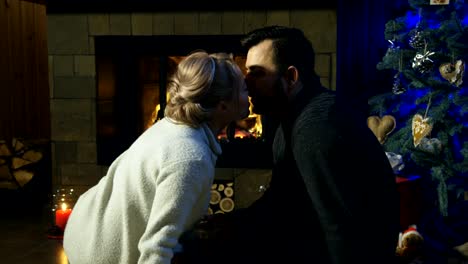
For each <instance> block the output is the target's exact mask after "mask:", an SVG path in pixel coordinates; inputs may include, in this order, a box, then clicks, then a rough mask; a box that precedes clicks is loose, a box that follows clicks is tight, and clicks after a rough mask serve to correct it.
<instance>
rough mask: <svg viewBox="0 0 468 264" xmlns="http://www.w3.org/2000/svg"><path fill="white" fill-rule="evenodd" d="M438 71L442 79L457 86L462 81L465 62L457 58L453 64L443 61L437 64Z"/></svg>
mask: <svg viewBox="0 0 468 264" xmlns="http://www.w3.org/2000/svg"><path fill="white" fill-rule="evenodd" d="M439 72H440V75H442V77H443V78H444V79H446V80H447V81H449V82H450V83H451V84H454V85H455V86H457V87H459V86H460V85H461V84H462V83H463V74H464V73H465V63H464V62H463V61H462V60H457V62H456V63H455V65H453V64H452V63H443V64H441V65H440V66H439Z"/></svg>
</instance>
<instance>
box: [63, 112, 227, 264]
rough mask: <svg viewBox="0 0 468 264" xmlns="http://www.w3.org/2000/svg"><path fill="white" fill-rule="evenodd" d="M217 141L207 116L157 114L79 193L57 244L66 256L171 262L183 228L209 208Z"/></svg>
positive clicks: (93, 263) (76, 261)
mask: <svg viewBox="0 0 468 264" xmlns="http://www.w3.org/2000/svg"><path fill="white" fill-rule="evenodd" d="M220 154H221V147H220V145H219V143H218V142H217V140H216V137H215V136H214V135H213V133H212V131H211V130H210V129H209V128H208V126H207V125H206V124H204V125H202V126H201V127H200V128H198V129H195V128H190V127H188V126H185V125H180V124H175V123H173V122H171V121H170V120H169V119H167V118H163V119H162V120H160V121H158V122H157V123H156V124H154V125H153V126H152V127H151V128H149V129H148V130H146V131H145V132H144V133H143V134H142V135H141V136H140V137H139V138H138V139H137V140H136V141H135V142H134V143H133V144H132V145H131V146H130V148H129V149H127V150H126V151H125V152H124V153H122V154H121V155H120V156H119V157H118V158H117V159H116V160H115V161H114V162H113V163H112V164H111V166H110V167H109V170H108V173H107V175H106V176H104V177H103V178H102V179H101V180H100V181H99V183H98V184H97V185H96V186H94V187H92V188H91V189H89V190H88V191H87V192H85V193H84V194H83V195H81V196H80V198H79V199H78V201H77V203H76V204H75V207H74V208H73V211H72V214H71V216H70V218H69V220H68V223H67V227H66V230H65V234H64V240H63V246H64V249H65V253H66V255H67V257H68V259H69V261H70V263H71V264H81V263H87V264H100V263H111V264H116V263H125V264H131V263H152V264H170V262H171V258H172V256H173V250H174V248H175V247H176V246H177V245H178V238H179V237H180V235H181V234H182V232H184V231H186V230H188V229H189V228H190V227H192V226H193V224H194V223H195V222H196V221H197V220H198V219H200V218H201V217H202V216H203V215H204V214H205V213H206V212H207V209H208V204H209V199H210V188H211V184H212V182H213V178H214V168H215V164H216V159H217V156H218V155H220Z"/></svg>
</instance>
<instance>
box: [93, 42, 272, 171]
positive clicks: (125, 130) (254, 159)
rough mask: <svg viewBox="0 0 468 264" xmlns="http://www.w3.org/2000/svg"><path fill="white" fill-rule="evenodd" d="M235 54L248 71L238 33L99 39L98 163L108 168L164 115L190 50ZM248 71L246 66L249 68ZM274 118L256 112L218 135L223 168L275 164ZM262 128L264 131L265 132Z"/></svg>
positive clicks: (219, 160) (220, 165)
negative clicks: (178, 71)
mask: <svg viewBox="0 0 468 264" xmlns="http://www.w3.org/2000/svg"><path fill="white" fill-rule="evenodd" d="M197 49H202V50H205V51H207V52H209V53H212V52H221V51H223V52H228V53H232V54H233V56H234V59H235V61H236V62H237V63H238V65H239V66H241V68H242V69H244V67H243V65H244V63H245V53H243V52H242V50H241V47H240V36H239V35H223V36H181V35H179V36H139V37H135V36H103V37H96V39H95V51H96V70H97V72H96V79H97V97H96V145H97V162H98V164H99V165H105V166H108V165H110V163H111V162H112V161H113V160H114V159H115V158H117V156H118V155H119V154H120V153H122V152H123V151H124V150H126V149H127V148H128V147H129V146H130V145H131V144H132V143H133V142H134V141H135V139H136V138H137V137H138V136H139V135H140V134H141V133H143V131H145V130H146V129H147V128H148V127H149V126H151V125H152V124H153V123H154V122H157V120H158V119H160V118H162V117H163V116H164V114H163V113H164V108H165V104H166V97H167V91H166V86H167V80H168V78H169V77H170V76H171V75H172V74H173V72H174V70H175V69H176V67H177V64H178V63H179V62H180V60H181V59H182V58H183V57H184V56H186V55H187V54H188V53H190V52H191V51H194V50H197ZM244 70H245V69H244ZM274 128H275V127H274V122H273V121H271V120H268V119H267V118H265V117H262V116H258V115H255V114H253V113H251V114H250V115H249V117H248V118H246V119H245V120H242V121H240V122H235V123H232V124H230V125H229V126H228V127H226V128H225V129H224V131H223V133H222V134H221V135H220V136H219V140H220V143H221V147H222V149H223V154H222V155H221V156H220V157H219V158H218V162H217V167H219V168H223V167H224V168H263V169H267V168H270V165H271V147H270V143H271V140H272V136H273V133H272V132H271V131H272V130H274ZM262 130H263V131H262Z"/></svg>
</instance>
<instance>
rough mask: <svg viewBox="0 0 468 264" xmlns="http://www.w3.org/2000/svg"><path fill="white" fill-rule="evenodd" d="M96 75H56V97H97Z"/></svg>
mask: <svg viewBox="0 0 468 264" xmlns="http://www.w3.org/2000/svg"><path fill="white" fill-rule="evenodd" d="M95 97H96V80H95V78H94V77H55V89H54V98H61V99H63V98H74V99H77V98H95Z"/></svg>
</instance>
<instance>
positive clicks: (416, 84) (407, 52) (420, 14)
mask: <svg viewBox="0 0 468 264" xmlns="http://www.w3.org/2000/svg"><path fill="white" fill-rule="evenodd" d="M408 9H409V10H408V11H407V12H406V14H405V15H404V16H402V17H398V18H396V19H393V20H390V21H388V22H387V23H386V25H385V39H386V40H388V41H389V47H388V50H387V52H386V54H385V55H384V56H383V58H382V60H381V61H380V62H379V63H378V64H377V69H378V70H386V71H392V72H394V73H395V75H394V78H393V87H392V85H389V89H388V90H389V91H388V92H387V93H384V94H379V95H376V96H373V97H371V98H370V100H369V105H370V106H371V114H375V116H376V117H385V116H387V117H390V119H391V120H393V121H394V122H395V127H394V130H390V131H388V132H387V135H388V137H386V138H380V140H381V143H382V145H383V146H384V148H385V150H386V151H387V154H389V153H391V154H399V155H401V157H402V161H403V163H404V165H405V168H404V169H403V170H402V173H403V174H406V175H409V174H418V175H420V176H421V177H431V181H432V182H434V186H435V188H434V193H435V194H436V195H434V197H436V198H435V199H434V203H435V204H437V206H438V208H439V211H440V213H441V214H442V215H444V216H446V215H447V212H448V206H449V201H450V200H451V198H452V197H454V198H455V199H463V195H464V193H465V192H466V191H468V173H467V172H468V140H467V139H468V133H467V132H468V116H467V114H466V113H467V111H468V96H467V95H468V91H467V90H468V89H467V87H468V80H467V78H466V76H464V73H465V67H466V64H465V63H466V62H467V59H468V5H467V4H465V3H464V1H463V0H451V1H449V0H446V1H441V0H439V1H436V0H409V8H408ZM464 77H465V78H464ZM464 79H465V80H464ZM389 132H391V133H389ZM384 136H385V135H384Z"/></svg>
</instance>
